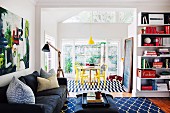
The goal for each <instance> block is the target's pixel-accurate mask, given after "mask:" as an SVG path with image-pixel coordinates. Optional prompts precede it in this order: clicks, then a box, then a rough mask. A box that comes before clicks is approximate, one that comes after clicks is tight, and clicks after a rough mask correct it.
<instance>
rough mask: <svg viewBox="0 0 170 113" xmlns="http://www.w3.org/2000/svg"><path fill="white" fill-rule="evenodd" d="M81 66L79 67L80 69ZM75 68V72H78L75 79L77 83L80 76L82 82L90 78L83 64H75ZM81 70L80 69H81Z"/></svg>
mask: <svg viewBox="0 0 170 113" xmlns="http://www.w3.org/2000/svg"><path fill="white" fill-rule="evenodd" d="M78 68H79V69H78ZM74 69H75V74H76V77H75V81H76V84H77V83H78V79H79V77H80V78H81V80H80V81H81V84H84V80H85V79H86V78H88V74H86V73H85V70H84V69H83V67H82V66H78V65H77V66H76V65H75V66H74ZM79 70H80V71H79Z"/></svg>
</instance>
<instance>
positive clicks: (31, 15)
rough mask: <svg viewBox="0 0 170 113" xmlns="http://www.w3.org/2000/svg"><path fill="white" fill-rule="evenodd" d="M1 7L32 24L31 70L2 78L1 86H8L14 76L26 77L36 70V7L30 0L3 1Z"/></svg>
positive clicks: (0, 79)
mask: <svg viewBox="0 0 170 113" xmlns="http://www.w3.org/2000/svg"><path fill="white" fill-rule="evenodd" d="M0 5H1V6H2V7H3V8H5V9H7V10H9V11H10V12H12V13H14V14H16V15H18V16H20V17H23V18H24V19H27V20H28V21H29V23H30V33H29V41H30V68H29V69H26V70H22V71H18V72H14V73H10V74H6V75H3V76H0V86H4V85H6V84H8V83H9V82H10V80H11V78H12V77H13V76H17V77H19V76H24V75H26V74H29V73H31V72H33V71H34V70H35V5H34V3H33V2H31V1H29V0H1V1H0Z"/></svg>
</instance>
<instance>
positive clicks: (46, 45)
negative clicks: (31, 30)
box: [42, 44, 50, 52]
mask: <svg viewBox="0 0 170 113" xmlns="http://www.w3.org/2000/svg"><path fill="white" fill-rule="evenodd" d="M42 51H44V52H50V48H49V45H48V44H45V45H44V47H43V48H42Z"/></svg>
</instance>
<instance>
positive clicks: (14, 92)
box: [6, 77, 35, 104]
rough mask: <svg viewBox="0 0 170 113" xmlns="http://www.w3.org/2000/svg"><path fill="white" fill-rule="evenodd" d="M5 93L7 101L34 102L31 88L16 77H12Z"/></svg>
mask: <svg viewBox="0 0 170 113" xmlns="http://www.w3.org/2000/svg"><path fill="white" fill-rule="evenodd" d="M6 94H7V99H8V102H9V103H25V104H35V97H34V93H33V91H32V89H31V88H30V87H29V86H27V85H26V84H24V83H23V82H21V81H20V80H19V79H18V78H16V77H13V78H12V80H11V82H10V84H9V86H8V89H7V92H6Z"/></svg>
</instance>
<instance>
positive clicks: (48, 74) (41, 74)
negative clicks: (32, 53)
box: [40, 68, 52, 78]
mask: <svg viewBox="0 0 170 113" xmlns="http://www.w3.org/2000/svg"><path fill="white" fill-rule="evenodd" d="M51 76H52V74H51V73H48V72H46V71H45V70H43V69H42V68H41V70H40V77H43V78H49V77H51Z"/></svg>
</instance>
